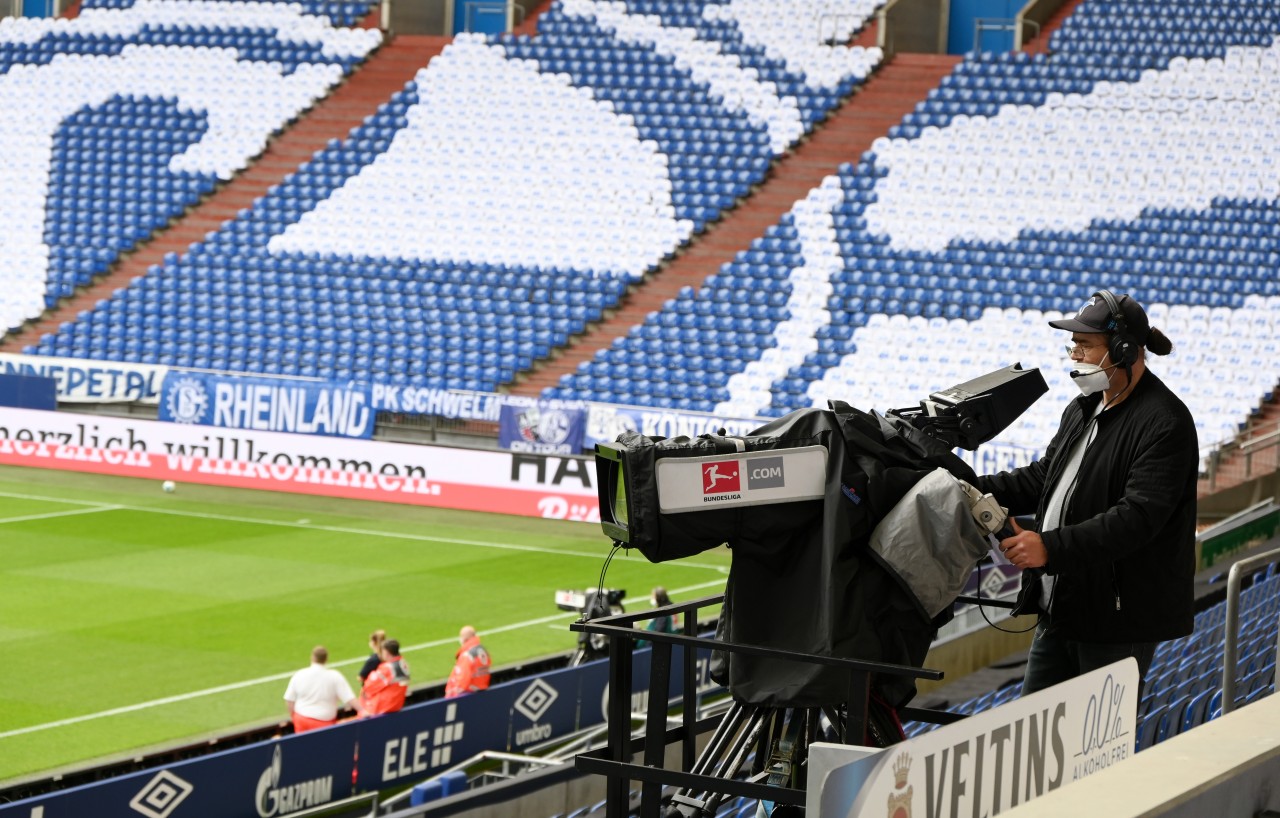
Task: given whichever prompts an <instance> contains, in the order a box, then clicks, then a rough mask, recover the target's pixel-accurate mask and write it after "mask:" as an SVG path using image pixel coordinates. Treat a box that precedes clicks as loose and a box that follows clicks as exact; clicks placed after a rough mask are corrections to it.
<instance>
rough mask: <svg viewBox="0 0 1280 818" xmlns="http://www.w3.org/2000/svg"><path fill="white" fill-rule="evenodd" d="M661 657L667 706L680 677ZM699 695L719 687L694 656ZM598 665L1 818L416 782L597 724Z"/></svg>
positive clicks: (259, 747)
mask: <svg viewBox="0 0 1280 818" xmlns="http://www.w3.org/2000/svg"><path fill="white" fill-rule="evenodd" d="M651 654H652V650H651V649H648V648H645V649H642V650H637V651H635V652H634V653H633V654H632V656H633V660H634V665H633V669H632V686H633V691H632V702H631V710H632V712H637V711H640V712H643V711H644V709H645V706H646V702H647V701H648V696H649V691H648V686H649V659H650V656H651ZM683 656H684V652H683V651H681V650H675V651H672V654H671V659H672V667H671V680H672V688H671V689H670V690H669V691H668V697H669V699H671V698H672V697H675V696H677V695H678V689H677V688H678V685H679V680H680V679H681V678H682V673H683V667H684V662H683ZM696 661H697V667H696V672H695V680H696V685H697V691H698V693H699V695H702V694H706V693H712V692H717V691H719V690H720V689H721V688H720V687H719V686H718V685H716V684H715V682H713V681H712V680H711V677H710V652H709V651H704V650H700V651H698V656H697V660H696ZM608 682H609V667H608V662H607V661H606V660H600V661H597V662H592V663H589V664H586V665H580V666H578V667H573V668H566V669H564V670H558V671H553V672H551V673H544V674H542V675H539V676H534V677H529V678H524V679H517V680H515V681H511V682H506V683H504V684H500V685H494V686H493V687H491V688H489V689H488V690H484V691H481V692H479V693H472V694H469V695H466V696H461V697H459V698H456V699H437V700H434V701H429V702H424V703H422V704H418V705H413V706H411V707H407V708H405V709H404V710H401V711H400V712H398V713H389V714H387V715H384V716H376V717H374V718H370V719H361V720H353V721H348V722H345V723H342V724H338V725H336V726H334V727H327V728H324V729H322V730H313V731H311V732H307V733H302V734H300V735H292V736H285V737H283V738H280V739H275V740H273V741H267V742H263V743H260V744H254V745H250V746H247V747H239V748H236V749H233V750H226V751H224V752H221V753H215V754H213V755H209V756H204V757H202V758H196V759H191V760H188V761H181V762H175V763H173V764H170V765H167V766H165V767H163V768H158V769H151V770H146V771H144V772H139V773H132V774H130V775H125V776H121V777H119V778H113V779H109V780H106V781H99V782H95V783H92V784H85V785H83V786H80V787H74V788H72V789H67V790H61V791H58V792H53V793H49V794H47V795H41V796H36V797H34V798H27V799H24V800H22V801H16V802H14V803H12V804H3V805H0V818H82V816H93V818H138V816H139V815H140V814H141V815H144V816H147V817H148V818H278V817H279V816H285V815H290V814H292V813H296V812H299V811H301V810H306V809H311V808H314V807H318V806H323V805H324V804H329V803H332V802H335V801H338V800H341V799H343V798H347V797H349V796H351V795H354V794H358V793H363V792H372V791H375V790H383V789H386V788H388V787H391V786H396V785H403V784H410V783H415V782H418V781H422V780H424V779H426V778H429V777H431V776H433V775H439V774H441V773H443V772H446V771H447V770H449V769H450V768H451V767H453V766H454V765H456V764H458V763H459V762H461V761H465V760H467V759H468V758H470V757H472V756H474V755H476V754H477V753H480V752H483V751H486V750H500V751H502V750H505V751H507V752H528V751H529V750H530V749H532V748H533V747H535V746H537V745H540V744H545V743H546V742H548V741H552V740H555V739H558V738H564V737H567V736H569V735H570V734H572V733H574V732H575V731H578V730H582V729H584V728H589V727H593V726H597V725H601V724H604V723H605V711H606V709H607V707H608V702H609V683H608Z"/></svg>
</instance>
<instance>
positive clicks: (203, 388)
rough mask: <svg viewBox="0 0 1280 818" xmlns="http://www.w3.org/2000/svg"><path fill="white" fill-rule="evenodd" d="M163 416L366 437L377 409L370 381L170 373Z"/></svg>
mask: <svg viewBox="0 0 1280 818" xmlns="http://www.w3.org/2000/svg"><path fill="white" fill-rule="evenodd" d="M160 419H161V420H166V421H170V422H173V423H188V424H201V425H204V426H221V427H223V428H227V429H254V430H256V431H260V432H293V433H296V434H308V435H333V436H337V437H366V438H367V437H372V436H373V422H374V410H373V400H372V396H371V395H370V387H369V386H368V384H351V385H346V386H343V385H340V384H336V383H326V382H317V381H294V380H285V379H279V378H244V377H236V376H230V375H210V374H206V373H202V372H171V373H170V374H169V376H168V377H166V378H165V379H164V387H163V390H162V392H161V395H160Z"/></svg>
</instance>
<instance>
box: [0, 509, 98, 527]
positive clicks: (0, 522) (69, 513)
mask: <svg viewBox="0 0 1280 818" xmlns="http://www.w3.org/2000/svg"><path fill="white" fill-rule="evenodd" d="M117 508H120V506H95V507H93V508H79V509H74V510H72V511H50V512H49V513H48V514H28V515H26V516H25V517H4V518H0V525H4V524H5V523H25V522H27V521H28V520H52V519H54V518H55V517H74V516H75V515H77V514H97V513H99V512H101V511H114V510H115V509H117Z"/></svg>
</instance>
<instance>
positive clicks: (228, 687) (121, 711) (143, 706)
mask: <svg viewBox="0 0 1280 818" xmlns="http://www.w3.org/2000/svg"><path fill="white" fill-rule="evenodd" d="M0 497H11V498H17V499H28V500H52V501H54V502H65V503H71V504H80V505H93V506H94V508H92V509H84V510H83V512H81V513H86V514H87V513H91V512H93V511H110V510H115V509H123V510H127V511H157V509H150V508H145V507H134V506H113V505H107V504H101V503H90V502H88V501H83V500H62V499H60V498H48V497H39V496H35V495H20V494H10V493H4V492H0ZM159 511H161V513H168V514H178V515H186V516H193V517H205V518H212V519H223V520H231V521H238V522H250V523H255V522H264V523H268V524H273V525H283V526H288V527H293V528H323V529H325V530H337V531H351V532H359V533H365V534H373V535H380V536H392V537H394V536H402V535H397V534H391V533H389V532H379V531H368V532H364V531H361V530H360V529H344V528H338V527H327V528H326V527H323V526H309V525H298V524H296V523H284V522H276V521H270V520H256V519H252V518H235V517H220V516H218V515H211V514H199V513H190V514H188V513H186V512H178V511H164V510H159ZM0 522H3V521H0ZM403 536H405V537H406V538H408V539H426V540H431V541H433V542H451V543H460V544H470V545H493V546H495V547H502V546H501V545H496V544H490V543H482V542H472V541H468V540H450V539H446V538H443V537H420V536H415V535H403ZM513 547H516V548H521V549H522V550H523V547H522V546H513ZM536 550H539V551H544V552H547V553H555V554H560V553H566V552H561V551H555V550H554V549H536ZM568 553H572V552H568ZM582 556H587V555H582ZM590 556H594V557H599V556H600V555H599V554H592V555H590ZM704 567H708V568H713V569H715V570H717V571H722V570H725V569H723V568H722V567H721V566H718V565H716V566H704ZM722 582H723V580H714V581H711V582H703V583H699V584H697V585H686V586H683V587H681V588H676V589H673V591H672V593H688V592H690V591H697V590H702V589H705V588H713V587H717V586H719V585H720V584H721V583H722ZM573 616H574V614H572V613H559V614H553V615H551V616H543V617H539V618H538V619H529V620H526V621H524V622H516V623H513V624H510V625H500V626H498V627H496V628H485V629H482V630H481V633H483V634H494V633H505V632H507V631H513V630H519V629H521V628H528V627H533V626H536V625H546V624H549V623H552V622H555V621H556V620H561V619H565V618H571V617H573ZM456 641H457V637H449V638H446V639H436V640H434V641H431V642H423V643H421V644H418V645H410V646H408V647H405V648H403V649H402V651H401V652H402V653H409V652H412V651H419V650H426V649H428V648H437V647H441V646H442V645H450V644H453V643H454V642H456ZM364 660H365V657H363V656H362V657H358V658H355V659H344V660H342V661H340V662H331V663H330V664H329V666H330V667H346V666H348V665H356V664H361V663H363V662H364ZM294 672H295V671H288V672H286V673H275V674H272V675H270V676H262V677H259V678H257V679H248V680H245V681H242V682H232V683H231V684H225V685H219V686H218V687H209V688H205V689H204V690H195V691H192V692H190V693H180V694H178V695H175V696H166V697H164V698H160V699H152V700H151V701H146V702H138V703H137V704H130V705H125V706H124V707H116V708H112V709H110V710H102V711H99V712H97V713H86V714H84V715H83V716H72V717H71V718H66V719H59V720H58V721H51V722H46V723H44V724H33V725H31V726H29V727H20V728H18V729H16V730H7V731H5V732H2V733H0V739H6V738H13V737H15V736H22V735H28V734H31V733H39V732H43V731H45V730H53V729H56V728H59V727H68V726H70V725H73V724H82V723H84V722H87V721H95V720H97V719H104V718H109V717H111V716H121V715H125V714H127V713H136V712H138V711H140V710H149V709H151V708H153V707H162V706H164V705H166V704H178V703H180V702H186V701H191V700H192V699H198V698H202V697H204V696H214V695H217V694H219V693H229V692H231V691H234V690H242V689H244V688H247V687H255V686H257V685H263V684H268V683H271V682H280V681H284V680H285V679H288V678H289V677H291V676H292V675H293V674H294Z"/></svg>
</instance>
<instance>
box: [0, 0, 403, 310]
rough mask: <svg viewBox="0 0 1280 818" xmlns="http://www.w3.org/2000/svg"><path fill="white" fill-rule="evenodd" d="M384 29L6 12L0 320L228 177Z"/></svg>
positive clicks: (276, 19)
mask: <svg viewBox="0 0 1280 818" xmlns="http://www.w3.org/2000/svg"><path fill="white" fill-rule="evenodd" d="M380 36H381V35H380V34H379V33H378V32H377V31H376V30H365V29H345V28H334V27H333V26H332V25H330V23H329V20H328V18H326V17H315V16H311V15H307V14H304V13H302V12H301V11H299V7H298V6H296V5H293V4H285V3H261V2H247V3H246V2H239V3H231V2H200V0H137V2H135V3H132V4H130V5H128V6H127V7H122V8H100V7H93V6H90V7H87V8H85V9H84V10H83V11H82V13H81V14H80V16H79V17H77V18H76V19H72V20H68V19H51V20H44V19H31V18H17V19H15V18H7V19H3V20H0V109H3V110H4V112H5V116H4V117H3V118H2V119H0V143H3V144H4V145H5V163H4V168H3V169H0V220H2V221H3V223H4V225H5V228H4V230H3V231H0V281H2V282H4V285H5V286H3V287H0V323H2V324H3V326H4V327H5V328H6V329H8V328H13V327H16V326H19V325H21V324H22V323H23V322H24V321H26V320H28V319H32V318H35V317H37V316H39V315H40V314H41V313H42V312H43V311H44V309H45V308H46V307H47V306H50V305H52V304H53V303H55V302H56V301H57V299H59V298H61V297H62V296H65V295H69V294H70V293H71V292H72V291H73V290H74V288H75V287H76V286H78V285H82V284H86V283H88V281H89V280H90V279H91V277H92V276H93V275H95V274H97V273H100V272H102V271H103V270H105V269H106V268H107V267H108V266H109V265H110V264H111V263H112V262H114V261H115V259H116V258H117V257H118V255H119V254H120V253H121V252H122V251H124V250H126V249H128V248H130V247H132V246H133V245H134V244H136V243H137V242H138V241H139V240H140V239H143V238H145V237H146V236H148V235H150V234H151V232H152V231H153V230H155V229H156V228H157V227H159V226H160V225H163V224H165V223H166V222H167V221H168V220H169V219H171V218H173V217H174V216H176V215H178V214H180V213H181V212H182V211H183V210H185V209H186V208H187V207H188V206H190V205H192V204H194V203H195V202H196V201H198V200H199V198H200V197H201V196H202V195H204V194H206V193H208V192H209V191H210V190H212V189H213V187H214V186H215V185H216V184H217V183H218V181H219V180H224V179H228V178H230V177H231V176H232V175H233V174H234V173H235V172H237V171H238V170H240V169H241V168H243V167H244V166H245V164H246V163H247V162H248V161H249V160H250V158H251V157H253V156H254V155H256V154H258V153H260V152H261V151H262V149H263V148H264V147H265V145H266V143H267V140H268V138H269V137H270V136H271V134H272V133H274V132H276V131H278V130H279V129H280V128H281V127H283V126H284V125H285V124H286V123H288V122H289V121H290V120H291V119H292V118H293V117H295V116H296V115H297V114H298V113H299V112H300V111H302V110H304V109H306V108H307V107H309V106H311V105H312V104H313V103H314V102H315V101H316V100H317V99H319V98H320V97H321V96H323V95H324V94H326V93H327V92H328V90H329V89H330V88H331V87H332V86H333V85H334V84H335V83H336V82H338V80H339V79H340V78H341V77H342V75H343V73H344V71H345V70H346V69H348V68H350V67H351V66H352V65H354V64H355V63H356V62H357V61H359V60H361V59H363V58H364V56H365V55H366V54H367V53H368V52H369V51H370V50H371V49H372V48H374V47H375V46H376V45H377V44H378V43H379V42H380Z"/></svg>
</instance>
